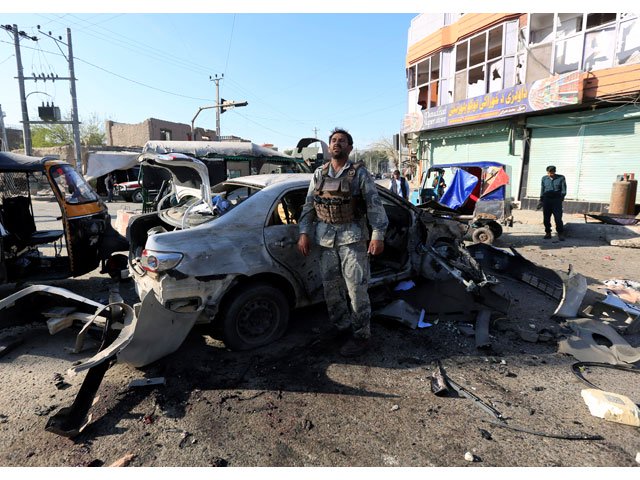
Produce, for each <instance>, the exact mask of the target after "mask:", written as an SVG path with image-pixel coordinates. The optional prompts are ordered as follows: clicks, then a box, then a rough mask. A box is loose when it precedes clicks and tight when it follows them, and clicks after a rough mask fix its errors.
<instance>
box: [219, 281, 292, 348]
mask: <svg viewBox="0 0 640 480" xmlns="http://www.w3.org/2000/svg"><path fill="white" fill-rule="evenodd" d="M222 313H223V326H222V328H223V331H222V338H223V340H224V343H225V345H226V346H227V347H228V348H230V349H231V350H250V349H252V348H257V347H261V346H263V345H267V344H268V343H271V342H273V341H275V340H277V339H278V338H280V337H281V336H282V335H283V334H284V332H285V330H286V329H287V324H288V322H289V303H288V302H287V299H286V297H285V296H284V294H283V293H282V292H281V291H280V290H278V289H277V288H275V287H272V286H271V285H267V284H265V283H258V284H247V285H245V286H244V288H243V289H242V290H240V291H237V293H236V294H234V296H233V297H232V298H231V299H230V301H229V303H228V304H227V306H226V307H225V308H224V310H223V312H222Z"/></svg>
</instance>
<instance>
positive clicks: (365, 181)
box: [358, 168, 389, 240]
mask: <svg viewBox="0 0 640 480" xmlns="http://www.w3.org/2000/svg"><path fill="white" fill-rule="evenodd" d="M358 173H359V175H360V192H361V193H362V197H363V198H364V201H365V203H366V205H367V219H368V221H369V225H371V230H372V232H371V240H384V234H385V232H386V231H387V226H388V225H389V219H388V218H387V213H386V212H385V211H384V207H383V206H382V201H381V200H380V196H379V195H378V190H377V188H376V184H375V182H374V181H373V179H372V178H371V175H369V173H368V172H367V171H366V170H365V169H364V168H361V169H359V171H358Z"/></svg>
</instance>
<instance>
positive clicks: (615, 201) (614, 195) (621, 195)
mask: <svg viewBox="0 0 640 480" xmlns="http://www.w3.org/2000/svg"><path fill="white" fill-rule="evenodd" d="M630 196H631V182H630V181H629V177H628V175H627V174H626V173H625V174H624V177H623V180H622V181H616V182H613V185H612V187H611V201H610V203H609V213H611V214H614V215H625V214H626V213H627V211H628V209H629V202H630ZM634 202H635V198H634Z"/></svg>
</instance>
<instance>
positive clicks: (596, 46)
mask: <svg viewBox="0 0 640 480" xmlns="http://www.w3.org/2000/svg"><path fill="white" fill-rule="evenodd" d="M615 36H616V27H615V25H612V26H610V27H607V28H605V29H604V30H597V31H595V32H589V33H587V34H586V35H585V39H584V62H583V67H582V69H583V70H586V71H590V70H595V69H598V68H608V67H611V64H612V59H613V51H614V47H615Z"/></svg>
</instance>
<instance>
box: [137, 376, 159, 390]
mask: <svg viewBox="0 0 640 480" xmlns="http://www.w3.org/2000/svg"><path fill="white" fill-rule="evenodd" d="M165 383H166V382H165V378H164V377H154V378H136V379H135V380H131V381H130V382H129V387H128V388H135V387H148V386H152V385H165Z"/></svg>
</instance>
